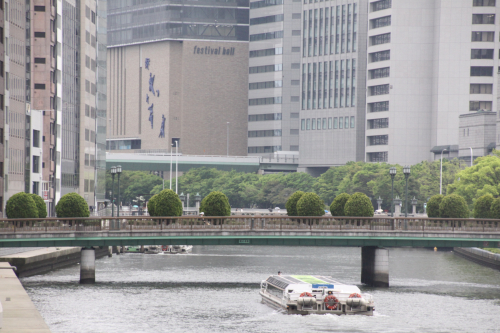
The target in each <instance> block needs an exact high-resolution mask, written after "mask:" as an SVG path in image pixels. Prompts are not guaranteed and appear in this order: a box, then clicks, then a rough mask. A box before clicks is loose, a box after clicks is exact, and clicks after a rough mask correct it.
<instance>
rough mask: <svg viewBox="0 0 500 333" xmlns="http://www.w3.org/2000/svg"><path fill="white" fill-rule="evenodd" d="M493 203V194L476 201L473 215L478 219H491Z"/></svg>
mask: <svg viewBox="0 0 500 333" xmlns="http://www.w3.org/2000/svg"><path fill="white" fill-rule="evenodd" d="M492 203H493V196H492V195H491V194H485V195H483V196H481V197H479V198H477V199H476V202H475V203H474V209H473V211H472V215H473V216H474V217H475V218H476V219H491V218H492V213H491V204H492Z"/></svg>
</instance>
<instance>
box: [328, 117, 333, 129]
mask: <svg viewBox="0 0 500 333" xmlns="http://www.w3.org/2000/svg"><path fill="white" fill-rule="evenodd" d="M328 129H332V117H330V118H328Z"/></svg>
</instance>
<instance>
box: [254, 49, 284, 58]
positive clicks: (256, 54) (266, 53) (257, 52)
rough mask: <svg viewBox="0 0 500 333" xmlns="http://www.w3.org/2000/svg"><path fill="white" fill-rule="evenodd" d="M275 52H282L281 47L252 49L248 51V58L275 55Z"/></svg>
mask: <svg viewBox="0 0 500 333" xmlns="http://www.w3.org/2000/svg"><path fill="white" fill-rule="evenodd" d="M277 54H283V48H282V47H275V48H272V49H263V50H254V51H250V52H249V56H250V58H257V57H266V56H272V55H277Z"/></svg>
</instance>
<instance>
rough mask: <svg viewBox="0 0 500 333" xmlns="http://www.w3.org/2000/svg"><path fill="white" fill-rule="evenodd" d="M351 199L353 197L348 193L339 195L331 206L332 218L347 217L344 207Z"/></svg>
mask: <svg viewBox="0 0 500 333" xmlns="http://www.w3.org/2000/svg"><path fill="white" fill-rule="evenodd" d="M350 198H351V196H350V195H349V194H347V193H341V194H339V195H337V196H336V197H335V199H333V201H332V204H331V205H330V212H331V213H332V216H346V215H345V211H344V207H345V204H346V202H347V201H348V200H349V199H350Z"/></svg>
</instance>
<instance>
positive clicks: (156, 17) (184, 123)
mask: <svg viewBox="0 0 500 333" xmlns="http://www.w3.org/2000/svg"><path fill="white" fill-rule="evenodd" d="M248 19H249V18H248V1H242V0H230V1H224V2H219V1H215V0H211V1H204V3H203V4H200V3H199V2H197V1H189V0H185V1H179V2H176V3H170V2H164V1H149V2H147V3H146V4H129V2H126V1H113V2H112V3H110V9H109V13H108V20H109V25H108V41H109V46H108V72H107V73H108V77H109V78H110V79H109V82H108V83H109V84H108V110H109V118H108V119H109V123H108V139H107V149H108V150H109V151H116V150H139V149H142V150H162V151H168V152H170V150H171V149H172V147H175V146H176V145H177V148H178V151H179V152H182V154H200V155H226V154H229V155H239V156H241V155H246V151H247V138H246V132H247V103H248V99H247V91H248V86H247V85H248V42H247V41H248ZM174 149H175V148H174Z"/></svg>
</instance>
